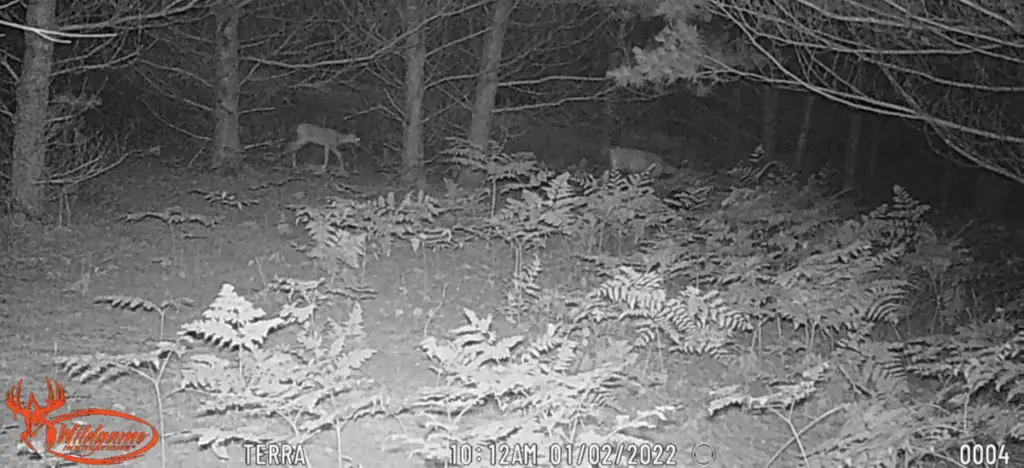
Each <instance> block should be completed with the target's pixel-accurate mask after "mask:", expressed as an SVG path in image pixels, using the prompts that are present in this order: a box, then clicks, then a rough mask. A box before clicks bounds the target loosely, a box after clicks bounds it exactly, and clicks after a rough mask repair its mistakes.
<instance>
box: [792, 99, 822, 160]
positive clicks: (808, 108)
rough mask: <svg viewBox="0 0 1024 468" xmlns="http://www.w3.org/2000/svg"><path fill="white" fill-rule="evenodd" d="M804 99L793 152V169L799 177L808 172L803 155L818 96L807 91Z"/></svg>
mask: <svg viewBox="0 0 1024 468" xmlns="http://www.w3.org/2000/svg"><path fill="white" fill-rule="evenodd" d="M804 99H805V101H804V115H803V122H802V123H801V124H800V135H799V136H798V137H797V140H796V151H795V152H794V153H793V170H794V171H796V172H797V173H798V174H800V175H801V177H802V176H804V175H806V173H807V172H808V170H807V169H808V167H807V161H806V160H805V159H806V158H805V156H806V155H807V142H808V141H809V140H810V138H811V127H812V126H813V122H814V118H813V117H814V103H815V101H817V100H818V96H817V95H816V94H814V93H807V95H806V96H805V97H804Z"/></svg>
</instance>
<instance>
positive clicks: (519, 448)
mask: <svg viewBox="0 0 1024 468" xmlns="http://www.w3.org/2000/svg"><path fill="white" fill-rule="evenodd" d="M448 449H449V452H450V453H449V455H450V456H451V464H452V465H454V466H467V465H473V464H481V463H485V464H489V465H492V466H531V465H538V464H539V463H538V461H543V462H544V463H545V464H553V465H562V464H565V465H567V466H585V467H590V466H628V465H641V466H676V465H677V463H676V454H677V453H678V450H676V446H675V445H671V444H555V445H551V446H550V447H548V450H547V453H541V449H540V447H538V445H537V444H489V445H484V446H476V445H470V444H454V445H452V446H450V447H449V448H448Z"/></svg>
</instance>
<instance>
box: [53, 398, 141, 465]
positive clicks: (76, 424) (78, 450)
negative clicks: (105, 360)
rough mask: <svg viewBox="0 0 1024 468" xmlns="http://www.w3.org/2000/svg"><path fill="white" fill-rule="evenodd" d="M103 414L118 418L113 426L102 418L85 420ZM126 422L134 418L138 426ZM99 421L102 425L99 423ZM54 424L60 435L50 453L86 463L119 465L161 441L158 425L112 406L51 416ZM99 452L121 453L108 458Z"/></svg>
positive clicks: (68, 459) (57, 433) (107, 416)
mask: <svg viewBox="0 0 1024 468" xmlns="http://www.w3.org/2000/svg"><path fill="white" fill-rule="evenodd" d="M101 417H106V418H113V419H114V420H115V421H112V423H113V424H110V425H109V426H104V425H103V424H102V421H89V420H85V419H86V418H92V419H94V420H95V419H98V418H101ZM83 420H85V421H83ZM117 420H120V422H121V424H117V422H118V421H117ZM124 421H130V422H131V423H134V425H136V427H134V428H132V427H130V426H132V424H129V425H128V426H129V427H128V428H123V427H122V426H124V425H125V424H123V423H124ZM97 422H99V423H100V424H98V425H97V424H96V423H97ZM50 423H51V424H53V428H54V430H55V431H56V436H57V438H56V440H54V442H53V446H51V447H47V448H46V452H47V453H49V454H50V455H53V456H55V457H59V458H63V459H65V460H67V461H70V462H75V463H81V464H83V465H116V464H118V463H124V462H126V461H128V460H134V459H136V458H138V457H140V456H142V454H144V453H146V452H147V451H149V449H151V448H153V447H154V446H156V443H157V442H159V441H160V435H159V434H158V433H157V430H156V427H154V426H153V425H152V424H150V423H149V422H148V421H146V420H145V419H142V418H139V417H136V416H132V415H130V414H128V413H122V412H120V411H114V410H108V409H100V408H86V409H80V410H77V411H72V412H70V413H66V414H62V415H60V416H57V417H55V418H53V419H50ZM68 423H70V424H68ZM140 426H141V427H140ZM133 429H134V430H133ZM99 452H121V453H119V454H118V455H113V456H110V457H107V458H96V454H97V453H99Z"/></svg>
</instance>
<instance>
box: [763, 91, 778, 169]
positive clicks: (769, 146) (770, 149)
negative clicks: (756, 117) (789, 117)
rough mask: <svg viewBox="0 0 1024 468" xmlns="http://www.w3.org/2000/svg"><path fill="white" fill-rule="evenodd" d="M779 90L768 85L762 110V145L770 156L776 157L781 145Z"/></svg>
mask: <svg viewBox="0 0 1024 468" xmlns="http://www.w3.org/2000/svg"><path fill="white" fill-rule="evenodd" d="M778 117H779V90H777V89H775V88H772V87H768V88H767V89H766V90H765V95H764V108H763V109H762V112H761V145H763V146H762V148H764V153H765V155H766V156H767V157H769V158H775V156H776V154H775V153H776V152H778V147H779V134H778V129H779V119H778Z"/></svg>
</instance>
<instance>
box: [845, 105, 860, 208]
mask: <svg viewBox="0 0 1024 468" xmlns="http://www.w3.org/2000/svg"><path fill="white" fill-rule="evenodd" d="M863 124H864V114H863V113H861V112H851V113H850V129H849V133H848V134H847V136H846V159H845V161H844V162H843V191H844V192H847V193H854V194H855V193H857V165H858V163H859V162H860V154H859V153H860V137H861V131H860V130H861V127H862V126H863Z"/></svg>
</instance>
